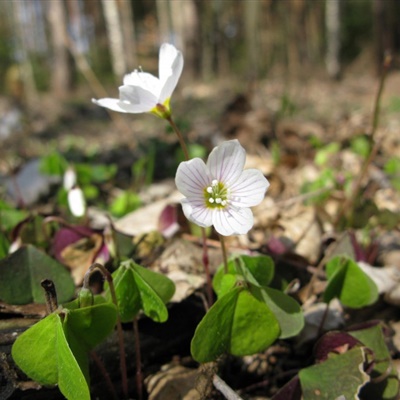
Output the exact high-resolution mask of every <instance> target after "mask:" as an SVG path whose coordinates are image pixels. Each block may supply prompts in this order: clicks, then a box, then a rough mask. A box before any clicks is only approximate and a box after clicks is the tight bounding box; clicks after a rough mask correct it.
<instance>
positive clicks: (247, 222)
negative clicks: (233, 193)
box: [213, 207, 254, 236]
mask: <svg viewBox="0 0 400 400" xmlns="http://www.w3.org/2000/svg"><path fill="white" fill-rule="evenodd" d="M253 223H254V218H253V213H252V212H251V210H250V208H234V207H227V208H224V209H219V210H218V209H215V213H214V214H213V225H214V228H215V230H216V231H217V232H218V233H219V234H221V235H223V236H231V235H243V234H245V233H247V232H248V231H249V230H250V229H251V228H252V226H253Z"/></svg>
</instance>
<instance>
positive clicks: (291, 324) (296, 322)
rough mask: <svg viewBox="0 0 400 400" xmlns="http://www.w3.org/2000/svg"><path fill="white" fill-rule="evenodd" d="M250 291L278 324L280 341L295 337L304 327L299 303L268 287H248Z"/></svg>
mask: <svg viewBox="0 0 400 400" xmlns="http://www.w3.org/2000/svg"><path fill="white" fill-rule="evenodd" d="M250 291H251V292H252V293H253V294H254V295H255V296H256V297H257V298H259V299H262V300H263V301H264V302H265V304H266V305H267V306H268V308H269V309H270V310H271V312H272V313H273V314H274V315H275V317H276V319H277V320H278V322H279V327H280V335H279V338H280V339H286V338H289V337H293V336H296V335H297V334H298V333H299V332H300V331H301V330H302V329H303V327H304V316H303V313H302V311H301V307H300V305H299V303H298V302H297V301H296V300H295V299H293V298H292V297H290V296H288V295H287V294H285V293H283V292H281V291H280V290H277V289H273V288H270V287H261V288H259V287H256V286H254V285H250Z"/></svg>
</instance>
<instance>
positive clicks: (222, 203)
mask: <svg viewBox="0 0 400 400" xmlns="http://www.w3.org/2000/svg"><path fill="white" fill-rule="evenodd" d="M204 198H205V200H206V206H207V207H209V208H224V207H226V205H227V204H228V189H227V188H226V186H225V185H224V184H223V183H222V182H219V181H217V180H216V179H213V181H212V182H211V186H207V187H206V188H205V189H204Z"/></svg>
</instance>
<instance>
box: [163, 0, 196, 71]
mask: <svg viewBox="0 0 400 400" xmlns="http://www.w3.org/2000/svg"><path fill="white" fill-rule="evenodd" d="M170 5H171V16H172V26H173V31H174V33H176V39H177V40H176V45H177V47H179V48H180V49H181V50H182V51H183V52H184V54H185V73H186V74H187V75H188V76H189V77H191V78H194V77H197V76H199V73H200V57H199V54H200V52H199V44H200V43H199V37H200V34H199V15H198V9H197V7H196V4H195V2H194V1H193V0H185V1H171V3H170Z"/></svg>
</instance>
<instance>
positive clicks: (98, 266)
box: [83, 263, 129, 399]
mask: <svg viewBox="0 0 400 400" xmlns="http://www.w3.org/2000/svg"><path fill="white" fill-rule="evenodd" d="M96 269H98V270H100V272H101V273H102V274H103V276H104V278H105V279H106V281H107V282H108V285H109V287H110V294H111V298H112V301H113V303H114V304H115V306H116V307H117V309H118V302H117V296H116V294H115V288H114V282H113V278H112V276H111V274H110V273H109V272H108V271H107V269H106V268H105V267H104V266H103V265H101V264H100V263H94V264H92V265H91V266H90V268H89V270H88V271H87V272H86V274H85V277H84V279H83V287H85V288H88V287H89V278H90V275H91V274H92V273H93V271H95V270H96ZM117 332H118V343H119V354H120V369H121V377H122V391H123V393H124V397H125V398H126V399H127V398H128V397H129V390H128V373H127V369H126V358H125V343H124V333H123V331H122V324H121V319H120V317H119V313H118V314H117Z"/></svg>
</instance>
